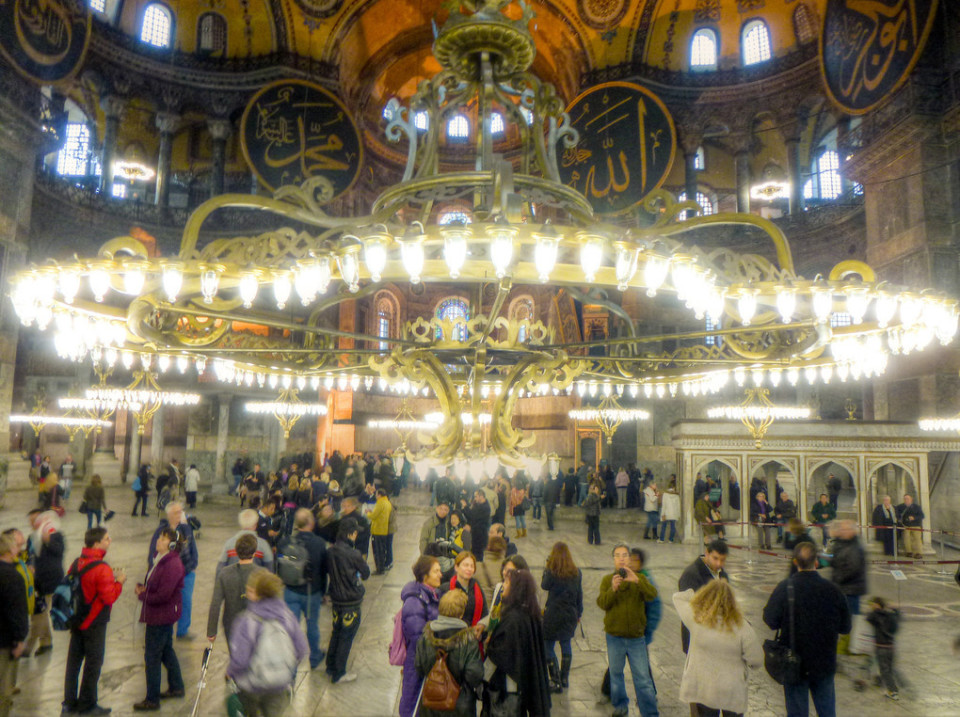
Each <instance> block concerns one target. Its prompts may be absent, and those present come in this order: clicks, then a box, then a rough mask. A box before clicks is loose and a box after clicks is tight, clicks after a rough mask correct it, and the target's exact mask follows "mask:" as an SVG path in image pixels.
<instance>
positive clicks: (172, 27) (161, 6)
mask: <svg viewBox="0 0 960 717" xmlns="http://www.w3.org/2000/svg"><path fill="white" fill-rule="evenodd" d="M153 9H156V10H157V11H158V12H161V13H163V14H164V15H166V18H167V21H168V22H169V26H168V33H167V42H166V44H165V45H158V44H156V43H155V42H151V41H150V40H147V39H145V38H144V36H143V34H144V28H145V26H146V22H147V13H149V12H150V11H151V10H153ZM138 37H139V39H140V43H141V44H143V45H147V46H148V47H154V48H156V49H158V50H171V49H173V46H174V44H175V43H174V39H175V38H176V15H174V13H173V10H172V9H171V8H170V7H169V6H168V5H166V4H165V3H162V2H151V3H147V4H146V5H145V6H144V8H143V15H141V17H140V32H139V33H138Z"/></svg>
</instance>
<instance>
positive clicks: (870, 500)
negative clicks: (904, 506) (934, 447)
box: [864, 458, 920, 509]
mask: <svg viewBox="0 0 960 717" xmlns="http://www.w3.org/2000/svg"><path fill="white" fill-rule="evenodd" d="M886 468H892V469H893V470H892V471H888V475H887V476H884V477H883V480H882V481H881V478H880V476H878V473H879V472H880V471H881V470H883V469H886ZM898 469H899V470H898ZM864 485H865V486H866V493H867V495H866V498H867V505H868V506H869V507H870V509H872V508H873V506H876V505H878V504H879V503H880V501H881V498H882V497H883V496H884V495H889V496H890V498H891V500H892V502H893V504H894V505H899V504H900V503H902V502H903V495H904V494H905V493H909V494H910V495H911V496H913V498H914V500H919V499H920V493H919V488H920V477H919V471H918V466H915V465H914V466H910V465H907V464H906V463H904V462H903V461H900V460H897V459H896V458H883V459H882V461H877V463H876V464H875V465H873V466H872V467H871V468H870V469H869V471H868V473H867V476H866V481H865V483H864ZM894 488H895V489H894Z"/></svg>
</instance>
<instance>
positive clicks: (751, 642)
mask: <svg viewBox="0 0 960 717" xmlns="http://www.w3.org/2000/svg"><path fill="white" fill-rule="evenodd" d="M673 604H674V606H675V607H676V608H677V613H678V614H679V615H680V619H681V620H682V621H683V624H684V625H686V627H687V629H688V630H690V649H689V651H688V652H687V662H686V664H685V665H684V667H683V678H682V679H681V680H680V699H681V700H682V701H684V702H689V703H690V704H691V705H692V706H693V711H694V713H695V714H698V715H700V717H708V716H709V717H719V716H720V715H723V717H739V715H742V714H743V713H744V712H746V711H747V676H748V674H749V670H748V669H747V668H754V669H756V668H757V667H759V666H760V665H761V664H763V650H762V649H761V647H760V640H759V639H758V638H757V634H756V633H755V632H754V630H753V628H752V627H751V626H750V623H748V622H747V621H746V620H744V619H743V615H741V614H740V610H739V608H738V607H737V600H736V598H735V597H734V595H733V589H732V588H731V587H730V583H728V582H727V581H726V580H720V579H717V580H711V581H710V582H708V583H707V584H706V585H704V586H703V587H702V588H700V589H699V590H697V591H696V593H694V591H693V590H685V591H684V592H680V593H674V595H673Z"/></svg>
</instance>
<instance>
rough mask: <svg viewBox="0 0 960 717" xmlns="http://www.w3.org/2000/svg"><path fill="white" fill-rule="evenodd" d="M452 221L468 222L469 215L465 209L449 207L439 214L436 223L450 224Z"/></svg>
mask: <svg viewBox="0 0 960 717" xmlns="http://www.w3.org/2000/svg"><path fill="white" fill-rule="evenodd" d="M453 222H460V223H461V224H469V223H470V215H469V214H467V213H466V212H465V211H462V210H460V209H451V210H450V211H446V212H444V213H443V214H441V215H440V219H439V220H438V221H437V223H438V224H441V225H443V224H452V223H453Z"/></svg>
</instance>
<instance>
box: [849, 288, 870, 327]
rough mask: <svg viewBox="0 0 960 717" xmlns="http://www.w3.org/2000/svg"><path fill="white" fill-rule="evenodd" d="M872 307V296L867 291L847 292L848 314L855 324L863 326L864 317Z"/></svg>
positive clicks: (853, 290) (851, 290)
mask: <svg viewBox="0 0 960 717" xmlns="http://www.w3.org/2000/svg"><path fill="white" fill-rule="evenodd" d="M869 305H870V295H869V294H868V293H867V290H866V289H859V288H858V289H849V290H848V291H847V313H848V314H850V319H851V320H852V321H853V323H854V324H862V323H863V317H864V316H865V315H866V313H867V307H868V306H869Z"/></svg>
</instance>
